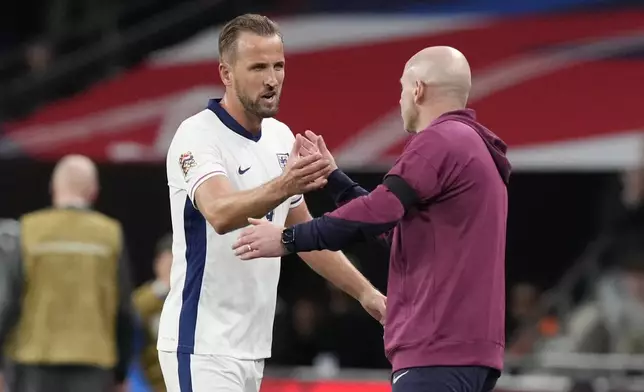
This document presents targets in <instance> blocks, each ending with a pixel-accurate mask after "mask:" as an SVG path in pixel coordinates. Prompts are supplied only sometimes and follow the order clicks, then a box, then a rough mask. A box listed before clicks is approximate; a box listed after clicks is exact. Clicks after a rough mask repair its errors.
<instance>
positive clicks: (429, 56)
mask: <svg viewBox="0 0 644 392" xmlns="http://www.w3.org/2000/svg"><path fill="white" fill-rule="evenodd" d="M403 79H406V80H407V82H409V83H423V84H424V85H426V86H427V87H428V88H427V91H428V94H430V97H428V101H429V102H435V101H437V100H453V101H456V102H457V103H459V104H460V105H461V106H463V107H465V105H466V104H467V99H468V97H469V94H470V89H471V87H472V74H471V71H470V66H469V63H468V62H467V59H466V58H465V56H464V55H463V53H461V52H460V51H458V50H456V49H454V48H452V47H449V46H432V47H428V48H425V49H423V50H421V51H420V52H418V53H416V54H415V55H414V56H412V57H411V58H410V59H409V61H407V64H406V65H405V71H404V73H403Z"/></svg>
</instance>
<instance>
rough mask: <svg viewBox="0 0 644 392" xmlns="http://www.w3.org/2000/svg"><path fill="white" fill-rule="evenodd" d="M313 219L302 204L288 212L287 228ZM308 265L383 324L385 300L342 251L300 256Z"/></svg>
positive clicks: (301, 254) (309, 253) (303, 203)
mask: <svg viewBox="0 0 644 392" xmlns="http://www.w3.org/2000/svg"><path fill="white" fill-rule="evenodd" d="M312 219H313V217H312V216H311V214H310V212H309V210H308V208H307V206H306V203H305V202H301V203H300V204H299V205H297V206H296V207H294V208H291V210H290V211H289V214H288V217H287V219H286V226H292V225H295V224H298V223H305V222H309V221H311V220H312ZM298 256H300V258H301V259H302V260H304V262H305V263H306V264H308V266H309V267H310V268H311V269H312V270H313V271H315V272H316V273H317V274H318V275H320V276H322V277H323V278H324V279H326V280H328V281H329V282H331V283H333V284H334V285H335V286H336V287H338V288H339V289H340V290H342V291H344V292H345V293H347V294H349V295H350V296H352V297H353V298H355V299H356V300H358V301H359V302H360V304H361V305H362V306H363V307H364V308H365V310H366V311H367V312H368V313H369V314H370V315H371V316H373V317H374V318H375V319H376V320H378V321H379V322H381V323H383V322H384V316H385V305H386V298H385V297H384V295H382V294H381V293H380V292H379V291H378V290H376V288H375V287H373V285H372V284H371V283H370V282H369V281H368V280H367V278H365V277H364V276H363V275H362V274H361V273H360V272H359V271H358V270H357V269H356V268H355V267H354V266H353V264H351V262H350V261H349V259H347V257H346V256H345V255H344V254H343V253H342V252H332V251H314V252H302V253H298Z"/></svg>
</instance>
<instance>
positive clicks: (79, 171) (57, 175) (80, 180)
mask: <svg viewBox="0 0 644 392" xmlns="http://www.w3.org/2000/svg"><path fill="white" fill-rule="evenodd" d="M51 188H52V196H53V202H54V206H57V207H61V206H88V205H91V204H92V203H93V202H94V201H95V199H96V197H97V195H98V174H97V170H96V166H95V165H94V162H92V160H91V159H89V158H88V157H86V156H83V155H67V156H65V157H63V158H62V159H61V160H60V161H58V163H57V164H56V167H55V168H54V173H53V175H52V180H51Z"/></svg>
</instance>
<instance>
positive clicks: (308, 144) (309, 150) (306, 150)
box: [299, 138, 319, 157]
mask: <svg viewBox="0 0 644 392" xmlns="http://www.w3.org/2000/svg"><path fill="white" fill-rule="evenodd" d="M318 152H319V151H318V146H317V144H316V143H314V142H312V141H310V140H309V139H306V138H302V146H301V147H300V151H299V154H300V156H303V157H305V156H309V155H313V154H315V153H318Z"/></svg>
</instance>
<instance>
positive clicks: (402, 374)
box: [393, 370, 409, 384]
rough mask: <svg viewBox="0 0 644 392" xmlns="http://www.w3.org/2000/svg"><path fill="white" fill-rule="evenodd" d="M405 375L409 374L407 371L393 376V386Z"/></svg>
mask: <svg viewBox="0 0 644 392" xmlns="http://www.w3.org/2000/svg"><path fill="white" fill-rule="evenodd" d="M407 373H409V370H405V371H404V372H402V373H400V374H399V375H397V376H394V380H393V384H395V383H396V382H397V381H398V380H400V378H401V377H402V376H404V375H405V374H407Z"/></svg>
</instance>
